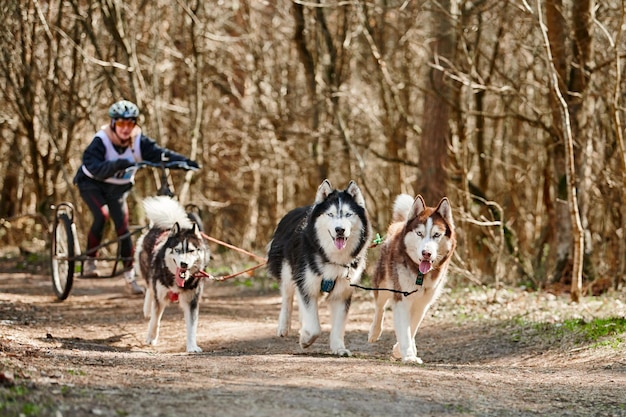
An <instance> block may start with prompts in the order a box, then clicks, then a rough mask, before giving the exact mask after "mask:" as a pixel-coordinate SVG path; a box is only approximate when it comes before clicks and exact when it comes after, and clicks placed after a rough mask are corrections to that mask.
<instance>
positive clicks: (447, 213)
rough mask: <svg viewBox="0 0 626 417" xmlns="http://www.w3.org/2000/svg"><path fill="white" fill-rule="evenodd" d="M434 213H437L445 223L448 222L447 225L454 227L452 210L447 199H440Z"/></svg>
mask: <svg viewBox="0 0 626 417" xmlns="http://www.w3.org/2000/svg"><path fill="white" fill-rule="evenodd" d="M435 211H436V212H437V213H439V214H440V215H441V217H443V218H444V219H445V220H446V222H448V225H450V226H454V220H452V208H451V207H450V202H449V201H448V198H447V197H444V198H442V199H441V201H440V202H439V205H438V206H437V209H436V210H435Z"/></svg>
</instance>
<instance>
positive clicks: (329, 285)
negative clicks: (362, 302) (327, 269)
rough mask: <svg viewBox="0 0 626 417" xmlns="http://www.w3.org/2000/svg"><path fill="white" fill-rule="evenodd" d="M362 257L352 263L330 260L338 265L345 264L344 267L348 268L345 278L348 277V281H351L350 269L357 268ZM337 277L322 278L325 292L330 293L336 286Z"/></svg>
mask: <svg viewBox="0 0 626 417" xmlns="http://www.w3.org/2000/svg"><path fill="white" fill-rule="evenodd" d="M359 262H360V259H359V258H357V259H355V260H354V261H352V263H351V264H336V263H334V262H328V263H331V264H333V265H337V266H343V267H344V268H346V276H345V277H343V278H345V279H347V280H348V281H350V271H351V270H352V269H353V268H356V267H357V265H358V264H359ZM337 278H341V277H337ZM337 278H322V285H321V289H320V290H321V291H322V292H325V293H329V294H330V292H331V291H332V290H333V289H334V288H335V282H336V281H337Z"/></svg>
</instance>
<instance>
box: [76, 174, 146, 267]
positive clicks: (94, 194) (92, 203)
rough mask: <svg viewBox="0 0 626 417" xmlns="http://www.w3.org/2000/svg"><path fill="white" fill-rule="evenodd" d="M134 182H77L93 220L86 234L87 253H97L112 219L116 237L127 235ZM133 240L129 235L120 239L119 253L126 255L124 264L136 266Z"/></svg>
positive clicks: (96, 254) (94, 254) (123, 256)
mask: <svg viewBox="0 0 626 417" xmlns="http://www.w3.org/2000/svg"><path fill="white" fill-rule="evenodd" d="M131 188H132V184H127V185H113V184H107V183H101V182H98V181H95V180H91V179H88V180H83V181H81V182H79V183H78V189H79V191H80V196H81V197H82V198H83V200H85V203H87V207H89V210H90V211H91V214H92V215H93V223H92V225H91V229H89V234H88V235H87V256H91V257H96V256H98V251H97V247H98V246H99V245H100V243H101V242H102V235H103V233H104V226H105V224H106V222H107V221H108V220H109V218H110V219H111V220H113V224H114V225H115V233H116V234H117V236H122V235H125V234H128V204H127V203H126V198H127V197H128V192H129V191H130V189H131ZM133 252H134V248H133V241H132V239H131V237H130V235H128V236H127V237H125V238H123V239H120V255H121V256H122V258H124V267H125V268H130V267H131V266H132V265H133Z"/></svg>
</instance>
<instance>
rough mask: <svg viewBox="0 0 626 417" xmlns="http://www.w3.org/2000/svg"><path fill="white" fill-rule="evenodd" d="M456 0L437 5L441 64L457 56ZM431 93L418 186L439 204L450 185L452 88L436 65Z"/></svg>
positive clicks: (435, 47)
mask: <svg viewBox="0 0 626 417" xmlns="http://www.w3.org/2000/svg"><path fill="white" fill-rule="evenodd" d="M452 1H454V0H442V1H439V2H437V3H436V4H435V5H434V7H435V8H438V9H439V10H438V13H436V14H433V19H432V24H433V27H434V34H433V38H434V41H433V42H432V44H431V51H432V52H431V53H432V57H433V60H434V61H435V62H437V63H438V64H442V62H446V61H447V62H452V61H453V55H454V26H453V24H452V22H451V20H450V16H451V7H452ZM430 81H431V88H432V90H431V92H430V94H429V95H428V96H427V97H426V100H425V103H424V109H425V110H424V115H425V116H424V123H423V129H422V138H421V142H420V146H419V149H420V167H421V171H420V176H419V180H418V181H417V182H416V184H415V187H414V188H415V189H416V190H418V192H419V193H420V194H422V196H423V197H424V199H425V200H426V202H427V203H428V204H435V203H436V202H437V201H439V199H440V198H441V197H443V196H444V195H446V189H447V185H448V172H447V168H448V142H449V140H450V126H449V124H448V122H449V121H448V117H449V114H450V106H449V105H448V100H449V96H450V87H449V86H448V84H446V82H445V80H444V73H443V71H440V70H438V69H435V68H431V70H430Z"/></svg>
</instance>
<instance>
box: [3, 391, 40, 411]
mask: <svg viewBox="0 0 626 417" xmlns="http://www.w3.org/2000/svg"><path fill="white" fill-rule="evenodd" d="M30 393H31V391H30V390H29V389H28V387H26V386H25V385H14V386H12V387H9V388H8V389H4V388H2V389H0V414H2V415H20V416H25V417H29V416H38V415H41V413H42V412H43V408H42V406H40V405H38V404H34V403H32V402H30V401H28V400H27V399H26V398H27V397H28V395H29V394H30Z"/></svg>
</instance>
